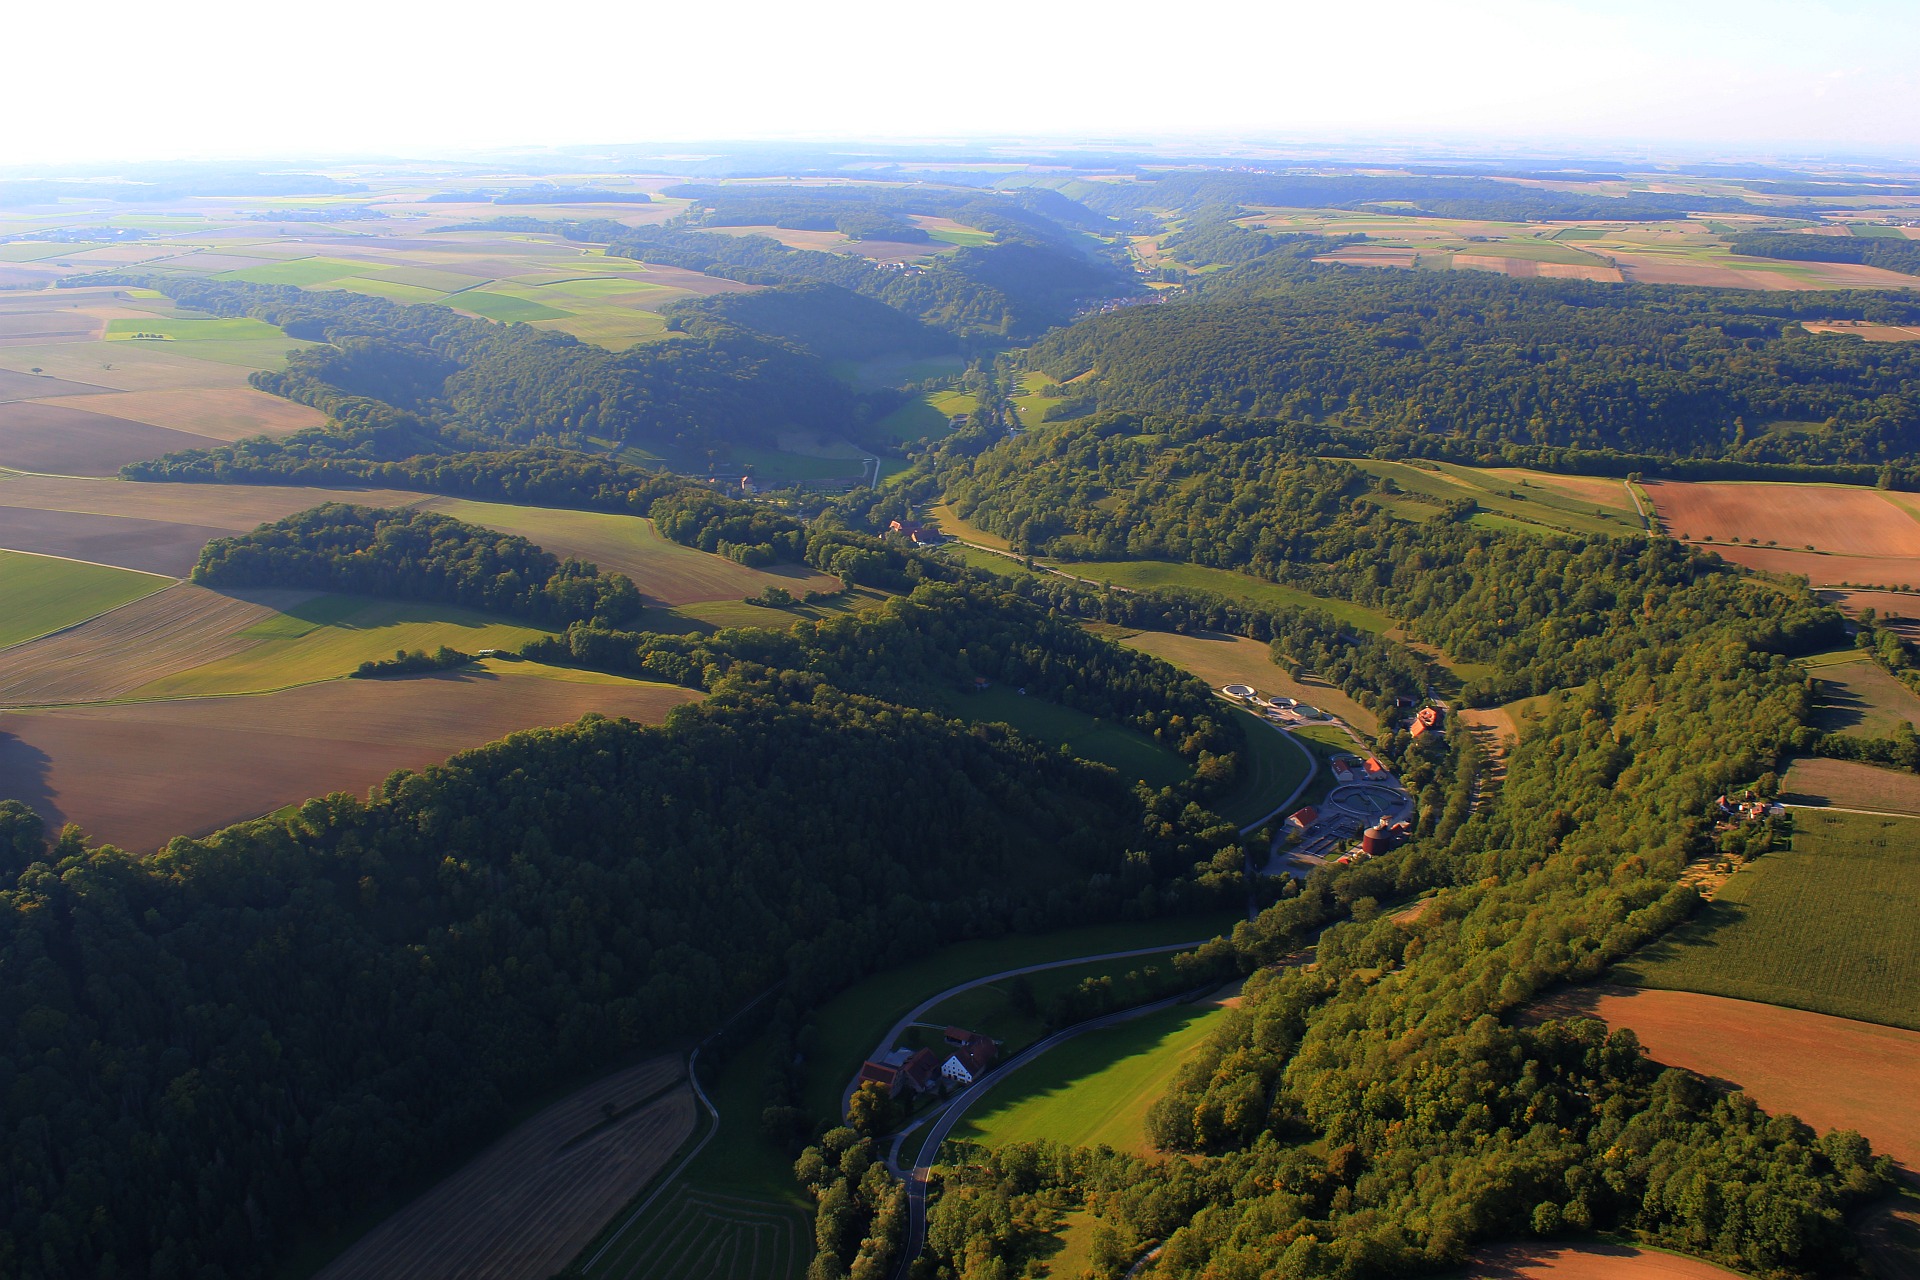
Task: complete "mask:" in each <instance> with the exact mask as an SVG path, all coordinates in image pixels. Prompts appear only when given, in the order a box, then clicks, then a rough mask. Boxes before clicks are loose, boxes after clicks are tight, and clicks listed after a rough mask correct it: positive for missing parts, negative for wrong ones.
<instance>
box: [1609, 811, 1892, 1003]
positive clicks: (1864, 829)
mask: <svg viewBox="0 0 1920 1280" xmlns="http://www.w3.org/2000/svg"><path fill="white" fill-rule="evenodd" d="M1793 821H1794V827H1795V832H1794V836H1793V848H1792V849H1791V850H1790V851H1784V850H1783V851H1776V852H1773V853H1769V854H1767V855H1766V856H1764V857H1762V858H1760V859H1759V860H1758V861H1756V862H1755V863H1754V864H1753V865H1752V866H1750V867H1748V868H1746V869H1745V870H1743V871H1740V872H1739V873H1738V874H1736V875H1735V876H1734V877H1733V878H1732V879H1731V880H1729V881H1727V883H1726V884H1725V885H1724V886H1723V887H1722V888H1721V889H1720V891H1719V892H1718V894H1716V895H1715V898H1714V901H1713V902H1712V903H1710V904H1709V905H1708V906H1707V907H1706V908H1705V909H1704V910H1703V911H1702V912H1701V914H1700V915H1699V917H1698V918H1696V919H1695V920H1693V921H1691V922H1689V923H1688V924H1686V925H1683V926H1682V927H1681V928H1679V929H1676V930H1674V932H1673V933H1671V934H1669V935H1668V936H1667V937H1665V938H1663V939H1661V940H1660V941H1658V942H1656V943H1654V944H1653V945H1652V946H1649V947H1646V948H1644V949H1643V950H1641V951H1640V952H1638V953H1637V954H1635V955H1634V956H1632V957H1630V958H1629V959H1628V960H1627V961H1626V962H1625V963H1624V964H1622V965H1620V966H1619V967H1618V968H1617V969H1616V970H1615V975H1616V977H1617V978H1618V979H1619V980H1621V981H1624V982H1628V983H1631V984H1634V985H1636V986H1646V987H1667V988H1672V989H1675V990H1681V991H1699V992H1702V993H1705V994H1707V995H1719V996H1731V997H1734V998H1736V999H1740V1000H1758V1001H1762V1002H1764V1003H1767V1004H1779V1005H1786V1006H1788V1007H1790V1008H1796V1009H1811V1010H1813V1011H1814V1012H1816V1013H1828V1014H1833V1015H1835V1016H1838V1017H1842V1018H1860V1019H1864V1020H1866V1021H1868V1022H1881V1023H1886V1024H1888V1025H1890V1026H1896V1027H1909V1028H1913V1029H1916V1030H1920V820H1914V819H1909V818H1878V817H1869V816H1867V815H1865V814H1852V813H1822V812H1817V811H1813V810H1807V809H1796V810H1794V814H1793Z"/></svg>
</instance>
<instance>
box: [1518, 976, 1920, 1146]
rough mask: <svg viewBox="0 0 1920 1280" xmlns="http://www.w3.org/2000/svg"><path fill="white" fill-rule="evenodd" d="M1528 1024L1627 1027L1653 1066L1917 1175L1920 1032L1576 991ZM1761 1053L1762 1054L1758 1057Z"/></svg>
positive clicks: (1539, 1010) (1621, 990) (1656, 996)
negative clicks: (1559, 1021)
mask: <svg viewBox="0 0 1920 1280" xmlns="http://www.w3.org/2000/svg"><path fill="white" fill-rule="evenodd" d="M1530 1016H1535V1017H1553V1018H1567V1017H1585V1018H1598V1019H1600V1020H1601V1021H1602V1022H1605V1023H1606V1024H1607V1025H1608V1026H1613V1027H1630V1028H1632V1029H1633V1032H1634V1034H1635V1035H1637V1036H1638V1037H1639V1038H1640V1043H1641V1045H1642V1047H1644V1048H1645V1049H1646V1051H1647V1056H1648V1057H1650V1058H1652V1059H1653V1060H1654V1061H1655V1062H1659V1063H1664V1064H1665V1065H1667V1066H1672V1067H1684V1068H1685V1069H1687V1070H1688V1071H1693V1072H1697V1073H1699V1074H1700V1075H1703V1076H1705V1077H1707V1078H1708V1079H1710V1080H1721V1081H1726V1082H1727V1083H1729V1084H1731V1085H1734V1086H1736V1087H1738V1088H1740V1089H1742V1090H1744V1091H1745V1092H1746V1093H1747V1094H1748V1095H1749V1096H1750V1097H1752V1098H1753V1100H1754V1101H1755V1102H1757V1103H1759V1104H1760V1105H1761V1106H1762V1107H1764V1108H1766V1109H1767V1110H1768V1111H1771V1112H1775V1113H1776V1114H1778V1113H1785V1114H1790V1115H1797V1116H1799V1117H1800V1118H1801V1119H1802V1120H1804V1121H1806V1122H1807V1123H1808V1124H1810V1125H1812V1126H1813V1127H1814V1128H1815V1129H1818V1130H1821V1131H1822V1132H1824V1131H1826V1130H1828V1129H1853V1130H1856V1131H1857V1132H1859V1133H1861V1134H1862V1135H1864V1136H1865V1137H1866V1139H1867V1141H1869V1142H1871V1143H1872V1144H1873V1148H1874V1150H1875V1151H1880V1152H1885V1153H1886V1154H1888V1155H1890V1156H1892V1157H1893V1158H1894V1159H1895V1160H1897V1161H1899V1162H1900V1163H1901V1164H1903V1165H1905V1166H1906V1167H1907V1169H1908V1170H1910V1171H1920V1109H1915V1108H1913V1107H1907V1106H1900V1105H1897V1102H1898V1100H1899V1099H1903V1098H1912V1097H1914V1096H1916V1094H1920V1032H1913V1031H1905V1030H1901V1029H1899V1028H1896V1027H1882V1026H1876V1025H1874V1024H1873V1023H1870V1022H1855V1021H1851V1020H1849V1019H1846V1018H1834V1017H1829V1016H1827V1015H1826V1014H1821V1013H1809V1012H1806V1011H1805V1010H1802V1009H1783V1008H1779V1007H1777V1006H1774V1005H1768V1004H1756V1003H1754V1002H1752V1001H1748V1000H1730V999H1728V998H1726V997H1724V996H1712V995H1700V994H1697V993H1695V992H1691V991H1657V990H1635V989H1632V988H1627V987H1615V986H1607V985H1598V986H1588V987H1576V988H1572V989H1569V990H1567V991H1563V992H1561V993H1559V994H1557V995H1554V996H1550V997H1548V998H1547V999H1545V1000H1543V1001H1541V1002H1540V1003H1538V1004H1536V1005H1534V1006H1533V1008H1532V1010H1531V1011H1530ZM1756 1046H1764V1047H1765V1049H1764V1052H1755V1048H1756Z"/></svg>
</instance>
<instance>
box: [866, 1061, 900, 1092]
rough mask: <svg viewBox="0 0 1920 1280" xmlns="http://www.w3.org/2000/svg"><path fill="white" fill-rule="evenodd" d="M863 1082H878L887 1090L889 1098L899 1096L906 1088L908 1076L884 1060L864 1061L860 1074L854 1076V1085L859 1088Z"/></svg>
mask: <svg viewBox="0 0 1920 1280" xmlns="http://www.w3.org/2000/svg"><path fill="white" fill-rule="evenodd" d="M863 1084H877V1085H879V1086H881V1087H882V1088H884V1089H885V1090H886V1091H887V1096H888V1097H889V1098H897V1097H899V1096H900V1091H901V1090H902V1089H904V1088H906V1084H907V1076H906V1072H905V1071H903V1070H901V1069H900V1068H899V1067H895V1066H890V1065H888V1064H887V1063H884V1062H871V1061H869V1062H863V1063H861V1064H860V1074H859V1075H857V1076H855V1077H854V1078H853V1087H854V1088H856V1089H858V1088H859V1087H860V1086H861V1085H863Z"/></svg>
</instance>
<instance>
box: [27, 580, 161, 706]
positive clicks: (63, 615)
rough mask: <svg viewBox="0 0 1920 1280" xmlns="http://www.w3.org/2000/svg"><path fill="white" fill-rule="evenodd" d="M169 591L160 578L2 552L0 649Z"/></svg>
mask: <svg viewBox="0 0 1920 1280" xmlns="http://www.w3.org/2000/svg"><path fill="white" fill-rule="evenodd" d="M167 585H168V580H167V579H166V578H164V577H161V576H159V575H157V574H148V573H132V572H129V571H127V570H125V569H112V568H108V567H106V566H104V565H97V564H82V563H79V562H77V561H73V560H57V559H53V558H51V557H48V556H34V555H23V554H22V553H20V552H17V551H0V600H4V601H6V609H5V610H4V611H0V649H4V648H7V647H8V646H11V645H17V644H19V643H21V642H22V641H26V640H32V639H34V638H36V637H38V636H44V635H46V634H47V633H48V632H50V631H59V630H61V629H63V628H66V627H71V626H74V625H75V624H77V623H81V622H85V621H86V620H87V619H88V618H91V617H94V616H95V615H97V614H102V613H105V612H107V611H108V610H110V609H117V608H119V607H120V606H121V605H123V604H128V603H130V602H132V601H135V600H138V599H140V598H141V597H142V596H150V595H152V594H153V593H154V592H156V591H158V590H160V589H161V588H162V587H165V586H167ZM8 665H9V666H11V655H9V663H8ZM4 678H5V677H3V676H0V679H4Z"/></svg>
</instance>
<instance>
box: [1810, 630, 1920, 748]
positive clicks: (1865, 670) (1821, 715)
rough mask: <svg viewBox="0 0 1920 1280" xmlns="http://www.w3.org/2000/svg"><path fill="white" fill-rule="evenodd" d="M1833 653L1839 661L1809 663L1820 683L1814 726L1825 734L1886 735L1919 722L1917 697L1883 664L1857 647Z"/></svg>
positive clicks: (1918, 701) (1878, 736) (1919, 710)
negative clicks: (1902, 725)
mask: <svg viewBox="0 0 1920 1280" xmlns="http://www.w3.org/2000/svg"><path fill="white" fill-rule="evenodd" d="M1836 656H1837V657H1839V658H1840V659H1841V660H1840V661H1836V662H1823V663H1821V664H1820V665H1818V666H1813V664H1812V663H1811V662H1809V663H1808V665H1809V666H1810V667H1812V668H1813V675H1814V679H1815V680H1817V681H1818V682H1819V684H1818V692H1817V697H1818V698H1819V706H1818V708H1817V709H1816V711H1815V713H1814V724H1815V726H1816V727H1818V728H1820V729H1823V730H1825V731H1826V732H1828V733H1845V734H1852V735H1855V736H1857V737H1867V738H1885V737H1890V736H1892V734H1893V732H1894V729H1895V727H1896V726H1898V725H1900V724H1910V725H1911V724H1920V697H1916V696H1915V695H1914V692H1913V690H1911V689H1909V688H1907V686H1906V685H1904V684H1902V683H1900V681H1899V680H1897V679H1896V678H1895V677H1894V676H1893V674H1892V673H1891V672H1889V671H1888V670H1887V669H1886V668H1885V667H1883V666H1881V665H1880V664H1879V663H1877V662H1875V661H1874V660H1873V659H1872V658H1870V657H1868V656H1867V655H1866V654H1864V653H1861V652H1859V651H1857V650H1855V651H1848V652H1845V653H1842V654H1839V655H1836Z"/></svg>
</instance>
